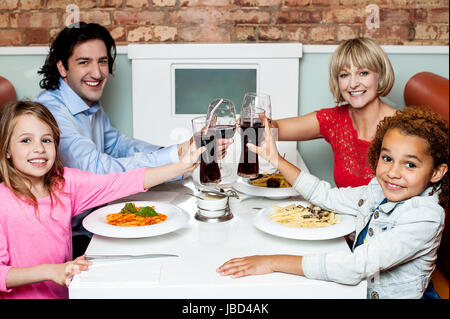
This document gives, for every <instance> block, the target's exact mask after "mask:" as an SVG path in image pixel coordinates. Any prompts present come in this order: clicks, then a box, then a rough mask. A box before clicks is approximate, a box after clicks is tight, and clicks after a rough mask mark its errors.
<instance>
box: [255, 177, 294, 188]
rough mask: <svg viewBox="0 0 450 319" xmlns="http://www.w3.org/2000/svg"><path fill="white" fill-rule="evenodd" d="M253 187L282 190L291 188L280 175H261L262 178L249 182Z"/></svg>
mask: <svg viewBox="0 0 450 319" xmlns="http://www.w3.org/2000/svg"><path fill="white" fill-rule="evenodd" d="M250 183H251V184H252V185H253V186H259V187H270V188H284V187H291V184H289V183H288V181H287V180H286V179H285V178H284V176H283V175H281V174H262V176H260V177H257V178H253V179H251V180H250Z"/></svg>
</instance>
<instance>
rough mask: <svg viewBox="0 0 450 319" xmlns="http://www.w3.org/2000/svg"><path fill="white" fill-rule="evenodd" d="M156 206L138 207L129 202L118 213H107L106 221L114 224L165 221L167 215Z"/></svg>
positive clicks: (132, 224) (129, 224)
mask: <svg viewBox="0 0 450 319" xmlns="http://www.w3.org/2000/svg"><path fill="white" fill-rule="evenodd" d="M154 208H155V207H154V206H144V207H136V205H135V204H134V203H127V204H125V206H124V207H123V208H122V210H121V211H120V212H118V213H113V214H108V215H106V222H107V223H108V224H110V225H114V226H125V227H129V226H148V225H153V224H157V223H160V222H163V221H165V220H166V219H167V215H164V214H161V213H157V212H156V211H155V209H154Z"/></svg>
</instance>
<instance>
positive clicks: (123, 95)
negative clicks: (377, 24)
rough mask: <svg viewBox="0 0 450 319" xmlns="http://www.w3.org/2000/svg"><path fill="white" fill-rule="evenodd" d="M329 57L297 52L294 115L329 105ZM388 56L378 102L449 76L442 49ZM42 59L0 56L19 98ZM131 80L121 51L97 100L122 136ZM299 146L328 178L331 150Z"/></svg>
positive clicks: (129, 128) (128, 125)
mask: <svg viewBox="0 0 450 319" xmlns="http://www.w3.org/2000/svg"><path fill="white" fill-rule="evenodd" d="M0 49H1V48H0ZM330 57H331V54H322V53H304V54H303V57H302V58H301V60H300V79H299V114H300V115H302V114H306V113H309V112H312V111H315V110H318V109H320V108H324V107H333V106H334V102H333V98H332V96H331V94H330V92H329V87H328V63H329V60H330ZM389 58H390V59H391V63H392V65H393V67H394V71H395V75H396V81H395V85H394V87H393V89H392V91H391V93H390V94H389V95H388V96H387V97H386V98H385V99H384V101H385V102H386V103H388V104H390V105H392V106H394V107H396V108H399V109H401V108H403V106H404V102H403V88H404V86H405V84H406V82H407V81H408V79H409V78H410V77H411V76H413V75H414V74H416V73H418V72H422V71H429V72H434V73H436V74H439V75H441V76H444V77H446V78H448V77H449V75H448V72H449V71H448V69H449V59H448V54H390V55H389ZM44 61H45V56H44V55H23V56H8V55H0V75H2V76H3V77H6V78H7V79H9V80H10V81H11V82H12V83H13V85H14V87H15V88H16V91H17V95H18V97H19V98H20V99H33V98H34V97H35V96H36V95H37V94H38V93H39V92H40V88H39V80H40V77H39V76H38V74H37V71H38V69H39V68H40V67H41V66H42V65H43V63H44ZM131 79H132V77H131V61H130V60H129V59H128V57H127V55H126V54H119V55H118V56H117V60H116V64H115V69H114V75H113V76H111V77H110V80H109V82H108V85H107V87H106V88H105V93H104V98H103V100H102V104H103V106H104V108H105V111H106V112H107V113H108V115H109V116H110V118H111V122H112V124H113V125H114V126H115V127H117V128H118V129H119V130H120V131H121V132H123V133H124V134H126V135H128V136H132V134H133V114H132V94H131ZM168 98H169V97H168ZM272 107H276V105H273V106H272ZM299 150H300V152H301V154H302V156H303V158H304V160H305V162H306V165H307V166H308V168H309V169H310V170H311V172H312V173H313V174H315V175H317V176H319V177H320V178H322V179H325V180H328V181H330V182H331V183H333V173H332V172H333V161H332V159H333V155H332V152H331V148H330V146H329V145H328V144H327V143H326V142H325V141H323V140H314V141H307V142H300V143H299Z"/></svg>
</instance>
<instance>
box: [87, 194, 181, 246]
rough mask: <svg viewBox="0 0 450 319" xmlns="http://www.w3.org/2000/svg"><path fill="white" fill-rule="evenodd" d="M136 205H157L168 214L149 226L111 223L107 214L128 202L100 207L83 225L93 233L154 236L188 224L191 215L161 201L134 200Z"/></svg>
mask: <svg viewBox="0 0 450 319" xmlns="http://www.w3.org/2000/svg"><path fill="white" fill-rule="evenodd" d="M132 202H133V203H135V205H136V206H155V211H156V212H158V213H162V214H165V215H167V219H166V220H165V221H163V222H160V223H158V224H154V225H148V226H136V227H122V226H115V225H109V224H108V223H107V222H106V215H108V214H112V213H118V212H120V210H121V209H122V208H123V207H124V206H125V204H126V203H130V201H128V202H123V203H117V204H112V205H108V206H105V207H102V208H99V209H97V210H95V211H93V212H92V213H90V214H89V215H88V216H86V217H85V218H84V219H83V226H84V228H86V229H87V230H88V231H90V232H91V233H94V234H97V235H101V236H107V237H116V238H142V237H152V236H158V235H162V234H167V233H170V232H173V231H175V230H177V229H179V228H181V227H183V226H185V225H186V224H187V222H188V221H189V215H188V213H186V212H185V211H184V210H182V209H181V208H179V207H177V206H175V205H172V204H168V203H161V202H148V201H132Z"/></svg>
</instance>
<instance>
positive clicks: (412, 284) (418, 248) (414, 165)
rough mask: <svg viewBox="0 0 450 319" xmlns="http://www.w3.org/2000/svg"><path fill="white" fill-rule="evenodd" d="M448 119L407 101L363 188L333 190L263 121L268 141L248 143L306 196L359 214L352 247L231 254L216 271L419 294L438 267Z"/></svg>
mask: <svg viewBox="0 0 450 319" xmlns="http://www.w3.org/2000/svg"><path fill="white" fill-rule="evenodd" d="M448 133H449V127H448V122H447V121H445V120H444V119H442V117H440V116H439V115H438V114H436V113H434V112H430V111H426V110H423V109H419V108H417V107H406V108H405V109H404V110H402V111H398V112H397V113H396V115H395V116H393V117H386V118H385V119H384V120H383V121H382V122H381V123H380V124H379V125H378V128H377V133H376V137H375V139H374V141H373V143H372V144H371V147H370V149H369V153H368V160H369V163H370V165H371V167H372V169H373V170H374V172H375V174H376V177H374V178H373V179H372V180H371V181H370V183H369V184H368V185H366V186H360V187H355V188H351V187H348V188H332V187H331V185H330V184H329V183H327V182H325V181H320V180H319V179H318V178H316V177H315V176H312V175H310V174H308V173H305V172H302V171H300V169H298V168H297V167H295V166H294V165H292V164H291V163H289V162H288V161H286V160H285V159H284V158H282V157H281V156H280V155H279V154H278V151H277V149H276V145H275V142H274V140H273V138H272V136H271V133H270V128H269V125H268V123H266V142H265V143H264V144H263V145H262V146H260V147H256V146H254V145H251V144H249V149H251V150H252V151H254V152H257V153H258V154H259V155H261V156H263V157H264V158H265V159H267V160H268V161H270V162H271V163H272V165H274V166H275V167H277V168H278V169H279V170H280V172H281V173H282V174H283V175H284V177H285V178H286V179H287V180H288V181H289V182H290V183H291V184H292V185H293V187H294V188H295V189H296V190H297V191H298V192H299V193H300V194H301V195H302V196H303V197H304V198H305V199H306V200H308V201H310V202H311V203H312V204H315V205H317V206H321V207H324V208H325V209H328V210H334V211H336V212H337V213H341V214H351V215H354V216H356V220H355V230H356V237H355V238H356V240H355V243H354V245H353V248H352V251H336V252H332V253H327V254H311V255H305V256H293V255H266V256H249V257H243V258H233V259H231V260H229V261H227V262H226V263H224V264H223V265H222V266H220V267H219V268H218V269H217V272H219V273H220V274H221V275H232V276H233V277H242V276H247V275H256V274H266V273H271V272H274V271H279V272H285V273H292V274H298V275H302V276H306V277H307V278H311V279H319V280H327V281H334V282H338V283H342V284H348V285H356V284H358V283H359V282H361V281H362V280H367V285H368V292H367V297H368V298H421V297H422V296H423V294H424V292H425V290H426V289H427V286H428V283H429V281H430V277H431V274H432V272H433V270H434V268H435V261H436V252H437V249H438V247H439V243H440V239H441V235H442V231H443V228H444V214H445V213H444V209H443V208H442V207H446V205H448V204H447V203H448V196H449V179H448V174H447V170H448V153H449V152H448V142H449V140H448Z"/></svg>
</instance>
